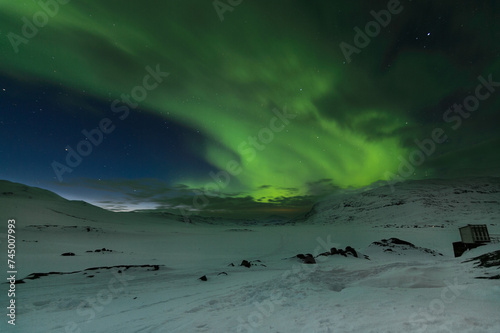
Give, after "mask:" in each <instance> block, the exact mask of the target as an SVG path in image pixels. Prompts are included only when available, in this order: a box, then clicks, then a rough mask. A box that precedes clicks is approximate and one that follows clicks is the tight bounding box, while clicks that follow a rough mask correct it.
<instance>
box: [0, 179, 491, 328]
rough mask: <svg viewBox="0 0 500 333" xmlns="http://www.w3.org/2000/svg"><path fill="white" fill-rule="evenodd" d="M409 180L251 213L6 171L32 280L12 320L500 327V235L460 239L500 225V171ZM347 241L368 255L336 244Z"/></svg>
mask: <svg viewBox="0 0 500 333" xmlns="http://www.w3.org/2000/svg"><path fill="white" fill-rule="evenodd" d="M398 185H399V186H397V187H396V188H395V190H396V191H395V192H394V193H392V192H391V190H390V188H384V187H378V188H373V189H371V190H366V189H365V190H357V191H351V192H346V193H342V194H336V195H333V196H332V197H330V198H328V199H326V200H324V201H322V202H320V203H318V204H317V205H316V206H315V207H314V208H313V209H312V210H311V212H310V213H309V214H308V218H302V219H300V220H299V219H296V220H294V221H291V222H290V223H285V224H282V223H278V224H277V225H270V224H269V221H263V222H262V223H257V222H255V221H254V222H252V223H250V224H245V225H239V224H237V223H234V221H232V222H231V221H225V220H223V219H211V220H210V221H211V222H210V223H204V222H200V221H198V222H196V221H194V222H195V223H184V222H181V221H178V220H177V218H176V217H172V218H169V217H171V216H166V215H165V214H154V213H113V212H109V211H106V210H103V209H100V208H97V207H94V206H92V205H89V204H86V203H83V202H77V201H67V200H65V199H63V198H61V197H59V196H57V195H55V194H53V193H50V192H48V191H44V190H41V189H34V188H30V187H26V186H24V185H20V184H14V183H10V182H3V181H2V182H0V212H1V216H0V219H1V220H2V221H4V223H3V224H2V225H4V227H3V228H4V229H3V230H0V236H4V237H3V238H0V242H1V247H2V248H3V249H4V250H3V251H4V259H2V266H1V269H2V270H3V271H4V272H5V271H7V268H6V267H5V263H6V259H7V257H6V252H5V249H6V247H5V241H6V239H5V234H6V230H7V227H6V222H7V220H8V219H12V218H14V219H16V234H15V235H16V251H17V252H16V265H17V270H18V274H17V275H18V280H21V279H22V282H23V283H20V284H17V285H16V326H15V327H13V326H11V325H9V324H7V321H6V318H5V317H6V316H5V314H4V315H2V316H3V317H4V319H3V320H1V321H0V331H1V332H287V333H288V332H322V333H326V332H470V333H473V332H474V333H476V332H492V333H493V332H495V333H497V332H500V318H499V317H498V313H499V311H500V284H499V283H498V281H499V280H498V279H496V280H495V279H487V278H492V277H497V276H498V275H499V274H500V270H499V268H498V267H499V266H498V259H497V257H498V252H495V251H499V250H500V244H490V245H487V246H483V247H479V248H477V249H474V250H472V251H468V252H466V253H465V254H464V256H463V257H461V258H454V257H453V253H452V246H451V243H452V242H453V241H457V240H459V239H460V237H459V233H458V227H460V226H462V225H465V224H467V223H485V224H487V225H488V228H489V229H490V233H499V232H500V223H499V210H500V209H499V205H498V202H499V196H500V192H499V182H498V179H494V178H493V179H478V180H470V181H469V182H463V181H462V182H460V183H456V182H453V181H432V182H428V181H427V182H424V181H420V182H407V183H403V184H398ZM347 246H350V247H352V248H354V249H355V250H356V251H357V253H358V254H359V255H358V257H357V258H356V257H354V256H352V255H346V256H343V255H341V254H339V253H338V252H337V251H330V250H331V248H336V249H343V248H346V247H347ZM299 253H300V254H308V253H309V254H311V256H312V257H315V261H316V263H315V264H304V263H303V261H302V260H300V259H299V258H297V257H296V255H297V254H299ZM322 253H323V254H328V253H336V254H334V255H321V256H320V255H319V254H322ZM487 253H490V254H489V255H488V256H483V257H479V256H481V255H483V254H487ZM63 254H64V255H63ZM365 255H366V256H367V257H368V258H369V259H366V258H365ZM488 258H489V259H488ZM243 260H247V261H249V262H250V263H253V265H251V266H250V267H248V268H247V267H245V266H241V265H240V264H241V263H242V261H243ZM466 260H470V261H467V262H465V261H466ZM202 276H205V277H206V281H202V280H200V279H199V278H200V277H202ZM477 277H482V278H484V279H477ZM0 288H4V291H2V292H1V295H2V296H1V297H0V301H1V304H7V302H8V299H7V295H6V294H7V293H6V291H7V289H8V284H7V283H3V284H0ZM4 309H5V307H4ZM4 311H7V310H4ZM7 319H8V318H7Z"/></svg>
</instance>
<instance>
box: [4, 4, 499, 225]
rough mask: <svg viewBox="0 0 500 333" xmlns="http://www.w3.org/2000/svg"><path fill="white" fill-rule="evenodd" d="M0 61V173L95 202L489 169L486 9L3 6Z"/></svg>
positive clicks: (492, 155) (189, 200) (215, 200)
mask: <svg viewBox="0 0 500 333" xmlns="http://www.w3.org/2000/svg"><path fill="white" fill-rule="evenodd" d="M44 4H46V5H44ZM376 19H378V21H377V20H376ZM370 22H371V23H370ZM0 55H1V60H2V61H0V161H1V169H0V179H5V180H10V181H15V182H20V183H24V184H27V185H31V186H38V187H42V188H46V189H49V190H52V191H55V192H56V193H58V194H60V195H62V196H64V197H66V198H69V199H75V200H85V201H89V202H91V203H94V204H97V205H99V206H101V207H105V208H108V209H113V210H130V209H143V208H161V209H165V210H168V211H171V212H173V213H176V214H181V213H184V214H191V213H192V212H195V213H196V214H212V215H218V214H221V215H224V214H226V215H228V214H229V215H232V216H242V217H244V216H256V215H287V216H293V215H298V214H301V213H303V212H305V211H307V210H308V209H309V208H310V206H311V204H312V203H314V202H315V201H317V200H319V199H320V198H321V197H323V196H324V195H327V194H329V193H332V192H334V191H337V190H340V189H344V188H349V187H354V188H356V187H361V186H365V185H369V184H372V183H374V182H379V183H378V184H385V183H388V184H394V183H395V182H396V181H398V180H406V179H424V178H459V177H472V176H499V175H500V172H499V170H500V158H499V153H498V152H499V145H500V140H499V133H500V131H499V129H500V128H499V124H500V98H499V97H500V57H499V56H500V3H499V2H498V1H494V0H491V1H456V0H453V1H452V0H448V1H415V0H414V1H408V0H406V1H401V2H397V1H350V0H349V1H347V0H346V1H329V0H328V1H327V0H325V1H291V0H289V1H260V0H252V1H250V0H243V1H240V0H220V1H215V2H214V1H210V0H205V1H192V0H190V1H150V0H145V1H131V2H126V3H125V2H123V1H115V0H107V1H101V0H87V1H76V0H73V1H67V0H57V1H56V0H42V1H39V2H38V1H21V0H16V1H3V2H2V3H1V4H0Z"/></svg>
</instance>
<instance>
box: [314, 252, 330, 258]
mask: <svg viewBox="0 0 500 333" xmlns="http://www.w3.org/2000/svg"><path fill="white" fill-rule="evenodd" d="M330 255H332V254H331V253H330V252H323V253H320V254H318V255H317V256H316V257H320V256H324V257H327V256H330Z"/></svg>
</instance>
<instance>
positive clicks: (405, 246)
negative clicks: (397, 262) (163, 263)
mask: <svg viewBox="0 0 500 333" xmlns="http://www.w3.org/2000/svg"><path fill="white" fill-rule="evenodd" d="M373 247H380V248H382V249H383V251H384V252H387V253H394V254H397V255H406V254H408V253H410V252H413V253H414V252H421V253H426V254H431V255H432V256H437V255H439V256H442V255H443V254H442V253H439V252H437V251H434V250H431V249H428V248H424V247H418V246H415V245H414V244H412V243H410V242H407V241H404V240H401V239H399V238H389V239H382V240H381V241H379V242H373V243H372V244H370V246H369V248H373Z"/></svg>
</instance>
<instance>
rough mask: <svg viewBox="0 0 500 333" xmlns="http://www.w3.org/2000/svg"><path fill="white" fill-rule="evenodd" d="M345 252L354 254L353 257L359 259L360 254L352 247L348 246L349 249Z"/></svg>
mask: <svg viewBox="0 0 500 333" xmlns="http://www.w3.org/2000/svg"><path fill="white" fill-rule="evenodd" d="M345 252H346V253H350V254H352V255H353V256H354V257H356V258H357V257H358V253H357V252H356V250H355V249H353V248H352V247H350V246H348V247H346V248H345Z"/></svg>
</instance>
